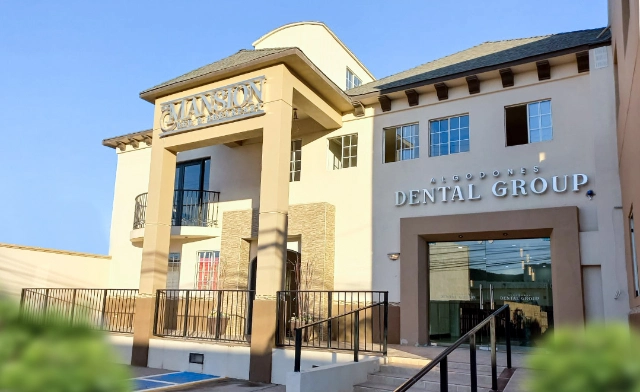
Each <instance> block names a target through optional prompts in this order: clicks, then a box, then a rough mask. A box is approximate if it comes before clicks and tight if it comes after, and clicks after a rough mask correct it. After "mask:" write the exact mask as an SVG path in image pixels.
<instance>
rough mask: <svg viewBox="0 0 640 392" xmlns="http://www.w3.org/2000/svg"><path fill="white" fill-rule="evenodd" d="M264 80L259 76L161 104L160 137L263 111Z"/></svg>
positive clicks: (254, 114) (246, 116)
mask: <svg viewBox="0 0 640 392" xmlns="http://www.w3.org/2000/svg"><path fill="white" fill-rule="evenodd" d="M264 80H265V78H264V76H260V77H257V78H254V79H249V80H244V81H242V82H238V83H234V84H231V85H228V86H224V87H219V88H215V89H213V90H209V91H204V92H202V93H198V94H194V95H190V96H188V97H184V98H180V99H176V100H173V101H169V102H165V103H163V104H162V105H161V106H160V110H161V111H162V114H161V115H160V129H162V134H161V136H166V135H169V134H174V133H179V132H184V131H190V130H193V129H197V128H203V127H208V126H211V125H217V124H221V123H225V122H229V121H235V120H240V119H244V118H248V117H253V116H257V115H261V114H264V100H263V96H262V93H263V87H264Z"/></svg>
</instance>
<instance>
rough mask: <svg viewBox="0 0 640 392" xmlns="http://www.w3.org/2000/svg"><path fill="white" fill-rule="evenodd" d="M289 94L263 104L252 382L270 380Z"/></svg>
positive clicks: (280, 276) (280, 275)
mask: <svg viewBox="0 0 640 392" xmlns="http://www.w3.org/2000/svg"><path fill="white" fill-rule="evenodd" d="M285 92H286V91H285ZM287 95H288V97H287ZM292 95H293V93H292V90H289V91H288V94H283V98H282V99H278V100H275V101H272V102H269V103H268V105H266V107H265V108H266V110H267V115H266V116H265V119H264V120H265V121H264V126H263V141H262V173H261V176H260V216H259V221H258V225H259V230H258V252H257V253H258V259H257V260H258V261H257V273H256V275H257V279H256V297H255V301H254V305H253V318H252V328H251V331H252V336H251V362H250V368H249V379H250V380H251V381H258V382H270V381H271V355H272V350H273V348H274V346H275V334H276V292H277V291H278V290H281V289H282V288H283V282H284V273H285V260H286V246H287V212H288V210H289V162H290V154H291V117H292V107H291V97H292ZM287 98H288V99H287Z"/></svg>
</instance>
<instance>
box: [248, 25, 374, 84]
mask: <svg viewBox="0 0 640 392" xmlns="http://www.w3.org/2000/svg"><path fill="white" fill-rule="evenodd" d="M253 46H254V47H255V48H256V49H265V48H283V47H298V48H300V49H301V50H302V51H303V52H304V54H305V55H306V56H307V57H308V58H309V59H310V60H311V61H312V62H313V64H315V65H316V66H317V67H318V68H320V70H321V71H322V72H324V74H325V75H327V77H328V78H329V79H331V80H332V81H333V82H334V83H335V84H336V85H337V86H338V87H340V88H341V89H343V90H344V89H345V88H346V87H347V86H346V72H347V67H349V69H351V71H353V72H354V73H355V74H356V76H358V77H359V78H360V80H362V83H363V84H364V83H369V82H371V81H373V80H374V77H373V75H371V73H370V72H369V71H368V70H367V69H366V68H365V67H364V65H363V64H362V63H360V61H359V60H358V59H357V58H356V57H355V55H353V53H351V51H350V50H349V49H347V47H346V46H345V45H344V44H343V43H342V42H341V41H340V39H339V38H338V37H336V36H335V35H334V34H333V33H332V32H331V31H330V30H329V29H328V28H327V27H326V26H325V25H324V24H322V23H317V22H302V23H292V24H289V25H285V26H282V27H280V28H277V29H275V30H273V31H271V32H269V33H267V34H265V35H264V36H263V37H261V38H260V39H258V40H257V41H256V42H254V43H253Z"/></svg>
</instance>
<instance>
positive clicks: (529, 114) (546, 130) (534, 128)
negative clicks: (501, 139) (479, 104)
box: [505, 99, 553, 146]
mask: <svg viewBox="0 0 640 392" xmlns="http://www.w3.org/2000/svg"><path fill="white" fill-rule="evenodd" d="M505 124H506V133H507V146H517V145H520V144H529V143H537V142H543V141H548V140H552V139H553V126H552V121H551V100H550V99H546V100H544V101H537V102H530V103H526V104H521V105H514V106H509V107H506V108H505Z"/></svg>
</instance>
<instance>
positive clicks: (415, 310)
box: [400, 206, 585, 345]
mask: <svg viewBox="0 0 640 392" xmlns="http://www.w3.org/2000/svg"><path fill="white" fill-rule="evenodd" d="M536 237H548V238H550V239H551V259H552V260H554V262H553V263H551V276H552V278H551V279H552V281H553V282H562V283H563V284H562V285H556V286H555V287H554V290H553V304H554V324H555V325H557V326H564V325H576V324H578V325H584V321H585V313H584V300H583V296H582V268H581V264H580V235H579V220H578V207H575V206H572V207H554V208H539V209H528V210H516V211H500V212H483V213H476V214H460V215H441V216H425V217H414V218H401V219H400V254H401V258H400V298H401V304H400V306H401V312H400V338H401V339H404V340H406V341H407V343H408V344H410V345H413V344H416V343H418V344H429V343H430V342H429V308H428V307H429V252H428V242H447V241H461V240H463V241H474V240H475V241H477V240H490V239H495V240H497V239H505V238H514V239H515V238H536ZM425 282H426V284H425Z"/></svg>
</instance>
